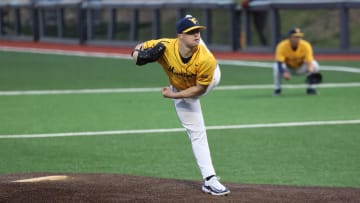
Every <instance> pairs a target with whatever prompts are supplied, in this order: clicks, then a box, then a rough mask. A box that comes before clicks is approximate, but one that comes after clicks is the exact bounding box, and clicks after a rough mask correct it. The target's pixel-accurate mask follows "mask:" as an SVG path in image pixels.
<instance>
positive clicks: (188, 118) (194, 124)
mask: <svg viewBox="0 0 360 203" xmlns="http://www.w3.org/2000/svg"><path fill="white" fill-rule="evenodd" d="M174 104H175V108H176V113H177V116H178V118H179V120H180V122H181V124H182V125H183V127H184V128H185V129H186V131H187V133H188V135H189V138H190V141H191V145H192V149H193V153H194V156H195V159H196V162H197V164H198V166H199V169H200V172H201V175H202V176H203V178H206V177H208V176H211V175H214V174H215V170H214V167H213V164H212V160H211V155H210V150H209V145H208V140H207V135H206V129H205V124H204V119H203V115H202V110H201V105H200V100H199V99H174Z"/></svg>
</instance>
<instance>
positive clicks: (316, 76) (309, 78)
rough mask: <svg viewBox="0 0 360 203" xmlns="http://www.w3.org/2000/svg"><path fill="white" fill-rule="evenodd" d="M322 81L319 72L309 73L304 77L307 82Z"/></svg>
mask: <svg viewBox="0 0 360 203" xmlns="http://www.w3.org/2000/svg"><path fill="white" fill-rule="evenodd" d="M321 82H322V75H321V73H311V74H309V75H308V76H307V77H306V83H308V84H320V83H321Z"/></svg>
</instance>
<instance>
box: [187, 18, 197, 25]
mask: <svg viewBox="0 0 360 203" xmlns="http://www.w3.org/2000/svg"><path fill="white" fill-rule="evenodd" d="M188 20H190V21H191V22H192V23H194V25H196V24H197V20H196V18H194V17H193V18H188Z"/></svg>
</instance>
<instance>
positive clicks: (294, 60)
mask: <svg viewBox="0 0 360 203" xmlns="http://www.w3.org/2000/svg"><path fill="white" fill-rule="evenodd" d="M275 57H276V61H279V62H283V63H285V64H286V66H287V67H289V68H294V69H296V68H299V67H300V66H301V65H302V64H303V63H304V61H309V62H310V61H313V60H314V58H313V50H312V47H311V44H310V43H309V42H307V41H305V40H303V39H301V40H300V41H299V45H298V48H297V49H296V50H293V49H292V48H291V44H290V40H289V39H285V40H283V41H281V42H280V43H279V44H278V45H277V47H276V54H275Z"/></svg>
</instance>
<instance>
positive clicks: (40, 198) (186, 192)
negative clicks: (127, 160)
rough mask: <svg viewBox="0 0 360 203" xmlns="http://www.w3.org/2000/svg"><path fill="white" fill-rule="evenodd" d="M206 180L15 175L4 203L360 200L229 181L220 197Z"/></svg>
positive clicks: (359, 193)
mask: <svg viewBox="0 0 360 203" xmlns="http://www.w3.org/2000/svg"><path fill="white" fill-rule="evenodd" d="M201 184H202V182H201V181H189V180H174V179H161V178H150V177H138V176H128V175H114V174H12V175H5V176H0V202H317V203H318V202H334V203H335V202H358V201H359V200H360V189H355V188H330V187H329V188H324V187H290V186H274V185H248V184H231V183H226V185H227V186H228V187H229V188H230V190H231V194H230V195H228V196H225V197H214V196H211V195H208V194H205V193H203V192H202V191H201Z"/></svg>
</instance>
